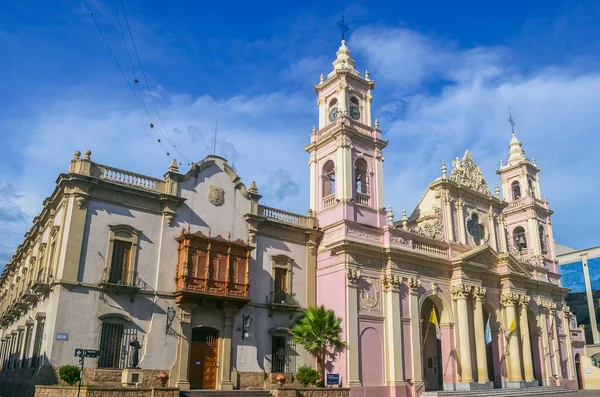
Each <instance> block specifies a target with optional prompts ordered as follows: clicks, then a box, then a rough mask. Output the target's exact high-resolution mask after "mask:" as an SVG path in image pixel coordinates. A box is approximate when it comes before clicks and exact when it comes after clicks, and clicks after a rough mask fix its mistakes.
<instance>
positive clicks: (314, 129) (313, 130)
mask: <svg viewBox="0 0 600 397" xmlns="http://www.w3.org/2000/svg"><path fill="white" fill-rule="evenodd" d="M315 132H317V127H315V126H314V125H313V128H312V133H313V134H314V133H315Z"/></svg>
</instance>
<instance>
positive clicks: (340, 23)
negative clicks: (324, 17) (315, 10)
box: [337, 14, 350, 45]
mask: <svg viewBox="0 0 600 397" xmlns="http://www.w3.org/2000/svg"><path fill="white" fill-rule="evenodd" d="M337 25H338V26H339V27H340V30H341V31H342V45H344V44H345V43H344V41H346V32H347V31H349V30H350V28H348V24H347V23H346V19H345V18H344V15H343V14H342V20H341V21H338V23H337Z"/></svg>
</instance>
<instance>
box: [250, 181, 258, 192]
mask: <svg viewBox="0 0 600 397" xmlns="http://www.w3.org/2000/svg"><path fill="white" fill-rule="evenodd" d="M248 191H249V192H250V193H252V194H258V186H256V182H255V181H252V183H251V184H250V189H248Z"/></svg>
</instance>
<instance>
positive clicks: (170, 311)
mask: <svg viewBox="0 0 600 397" xmlns="http://www.w3.org/2000/svg"><path fill="white" fill-rule="evenodd" d="M174 319H175V309H173V308H172V307H171V306H169V307H168V308H167V332H166V334H167V335H169V330H170V329H171V324H173V320H174Z"/></svg>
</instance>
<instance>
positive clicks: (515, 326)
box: [508, 316, 517, 332]
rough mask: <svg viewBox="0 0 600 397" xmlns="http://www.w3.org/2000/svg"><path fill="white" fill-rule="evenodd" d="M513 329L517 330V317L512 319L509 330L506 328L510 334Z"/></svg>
mask: <svg viewBox="0 0 600 397" xmlns="http://www.w3.org/2000/svg"><path fill="white" fill-rule="evenodd" d="M515 329H517V316H515V317H513V321H512V323H511V324H510V328H508V330H509V331H510V332H513V331H514V330H515Z"/></svg>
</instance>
